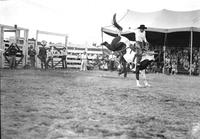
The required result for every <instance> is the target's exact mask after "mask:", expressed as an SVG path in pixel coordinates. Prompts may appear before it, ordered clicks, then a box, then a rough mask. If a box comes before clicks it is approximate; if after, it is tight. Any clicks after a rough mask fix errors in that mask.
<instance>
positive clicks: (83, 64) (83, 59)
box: [80, 51, 88, 71]
mask: <svg viewBox="0 0 200 139" xmlns="http://www.w3.org/2000/svg"><path fill="white" fill-rule="evenodd" d="M87 59H88V56H87V53H86V51H84V52H83V54H81V69H80V70H81V71H86V70H87Z"/></svg>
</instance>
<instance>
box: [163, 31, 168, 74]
mask: <svg viewBox="0 0 200 139" xmlns="http://www.w3.org/2000/svg"><path fill="white" fill-rule="evenodd" d="M166 42H167V33H165V38H164V46H163V51H164V54H163V63H164V65H163V74H164V73H165V56H166Z"/></svg>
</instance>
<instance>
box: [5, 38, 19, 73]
mask: <svg viewBox="0 0 200 139" xmlns="http://www.w3.org/2000/svg"><path fill="white" fill-rule="evenodd" d="M18 51H20V49H19V47H18V46H17V44H16V41H15V40H11V45H10V46H9V48H8V49H7V50H6V51H5V53H4V56H5V58H6V59H7V57H6V54H7V55H8V57H9V60H8V61H9V66H10V69H15V68H16V66H17V65H16V55H17V52H18Z"/></svg>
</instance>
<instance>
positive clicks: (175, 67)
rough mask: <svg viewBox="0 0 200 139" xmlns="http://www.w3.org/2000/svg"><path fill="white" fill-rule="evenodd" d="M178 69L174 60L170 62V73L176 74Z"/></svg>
mask: <svg viewBox="0 0 200 139" xmlns="http://www.w3.org/2000/svg"><path fill="white" fill-rule="evenodd" d="M177 72H178V70H177V63H176V62H174V61H173V62H172V71H171V74H172V75H173V74H177Z"/></svg>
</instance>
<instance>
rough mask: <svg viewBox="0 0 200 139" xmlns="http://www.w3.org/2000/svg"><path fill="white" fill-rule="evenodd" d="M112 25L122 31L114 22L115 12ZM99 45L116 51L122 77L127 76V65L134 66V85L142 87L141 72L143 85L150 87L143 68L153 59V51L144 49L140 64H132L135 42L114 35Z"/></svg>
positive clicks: (133, 61)
mask: <svg viewBox="0 0 200 139" xmlns="http://www.w3.org/2000/svg"><path fill="white" fill-rule="evenodd" d="M113 25H114V27H116V28H117V29H118V31H119V32H121V31H122V29H123V28H122V27H121V26H120V25H119V24H118V23H117V22H116V14H114V16H113ZM101 45H104V46H106V47H107V48H108V49H109V50H111V51H114V52H116V53H118V56H119V57H120V58H119V63H120V65H121V67H122V68H121V70H120V71H119V73H118V74H119V75H120V74H122V73H124V77H126V76H127V72H128V70H127V69H128V67H130V65H132V66H136V70H135V73H136V86H137V87H142V85H141V84H140V82H139V74H140V73H141V75H142V77H143V78H144V86H145V87H150V84H149V83H148V82H147V78H146V74H145V70H146V69H147V67H148V66H149V65H150V64H151V62H152V61H154V60H155V58H154V54H156V53H154V52H153V51H146V52H145V53H143V54H142V58H141V60H140V65H137V64H134V63H136V61H135V60H136V59H135V58H134V57H135V55H136V54H137V53H136V44H135V43H133V42H131V41H129V40H128V38H126V37H124V36H121V35H118V36H117V37H115V38H114V39H113V40H112V42H111V44H109V43H108V42H106V41H105V42H103V43H101Z"/></svg>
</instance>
